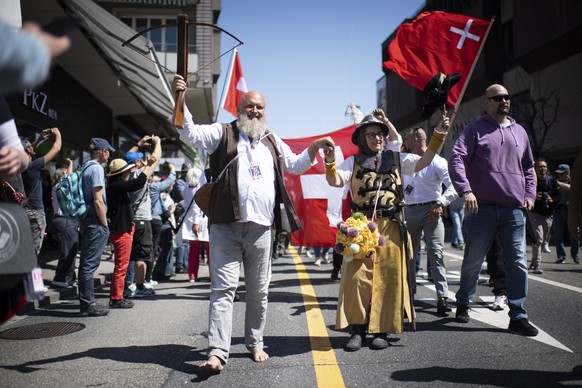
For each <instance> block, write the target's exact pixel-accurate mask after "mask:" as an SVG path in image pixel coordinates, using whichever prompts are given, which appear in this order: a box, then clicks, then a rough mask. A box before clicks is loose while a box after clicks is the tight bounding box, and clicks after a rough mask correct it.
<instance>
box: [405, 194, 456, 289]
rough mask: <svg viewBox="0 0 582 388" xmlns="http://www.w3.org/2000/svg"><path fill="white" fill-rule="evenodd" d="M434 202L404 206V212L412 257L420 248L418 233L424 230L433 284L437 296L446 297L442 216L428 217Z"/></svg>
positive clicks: (415, 255) (446, 284)
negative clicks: (435, 218) (433, 218)
mask: <svg viewBox="0 0 582 388" xmlns="http://www.w3.org/2000/svg"><path fill="white" fill-rule="evenodd" d="M433 206H434V204H426V205H419V206H405V208H404V214H405V216H406V224H407V226H408V232H409V233H410V237H411V239H412V248H413V250H414V253H413V256H412V257H417V255H418V251H419V249H420V235H421V234H422V232H423V231H424V241H425V242H426V251H427V253H428V260H429V262H430V265H431V267H432V274H433V279H434V285H435V288H436V292H437V297H438V298H447V297H448V296H449V286H448V283H447V270H446V268H445V262H444V258H443V245H444V243H445V226H444V224H443V220H442V217H439V219H438V220H434V221H431V220H430V219H429V215H430V211H431V209H432V207H433Z"/></svg>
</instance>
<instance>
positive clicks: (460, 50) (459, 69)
mask: <svg viewBox="0 0 582 388" xmlns="http://www.w3.org/2000/svg"><path fill="white" fill-rule="evenodd" d="M489 24H490V22H488V21H485V20H481V19H477V18H474V17H470V16H465V15H459V14H453V13H445V12H441V11H437V12H423V13H421V14H420V15H419V16H418V17H417V18H416V19H415V20H413V21H412V23H403V24H401V25H400V27H398V31H397V32H396V37H395V38H394V40H392V42H390V45H389V46H388V55H389V56H390V58H389V60H388V61H386V62H384V67H385V68H387V69H390V70H392V71H393V72H395V73H396V74H398V75H399V76H400V77H402V78H403V79H404V80H405V81H406V82H408V83H409V84H411V85H412V86H414V87H415V88H418V89H420V90H423V89H424V87H425V86H426V83H427V82H428V81H429V80H430V79H431V78H432V77H433V76H434V75H435V74H437V73H443V74H446V75H450V74H453V73H461V80H460V81H459V82H458V83H457V84H456V85H455V86H453V87H452V88H451V90H450V91H449V99H448V103H449V105H451V106H454V105H455V104H456V102H457V100H458V99H459V95H460V94H461V90H462V89H463V85H464V84H465V82H467V81H468V80H467V78H468V75H469V71H470V70H471V67H472V65H473V62H474V61H475V60H476V57H477V54H478V53H479V48H480V46H481V45H482V44H483V42H484V38H485V36H486V34H487V28H488V27H489Z"/></svg>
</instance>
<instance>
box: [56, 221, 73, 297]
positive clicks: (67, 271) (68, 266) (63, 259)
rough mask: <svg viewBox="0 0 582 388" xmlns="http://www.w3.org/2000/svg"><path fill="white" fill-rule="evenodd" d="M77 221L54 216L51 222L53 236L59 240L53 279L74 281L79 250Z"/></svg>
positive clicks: (64, 281) (62, 281)
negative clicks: (59, 252) (59, 250)
mask: <svg viewBox="0 0 582 388" xmlns="http://www.w3.org/2000/svg"><path fill="white" fill-rule="evenodd" d="M78 227H79V221H76V220H69V219H67V218H65V217H56V218H55V219H54V220H53V222H52V228H53V232H54V234H53V236H54V237H56V238H57V239H58V240H59V244H60V246H61V255H60V256H59V261H58V263H57V269H56V270H55V277H54V279H53V281H55V282H61V283H68V284H71V285H72V284H73V282H74V281H75V258H76V257H77V251H78V250H79V231H78V230H77V228H78Z"/></svg>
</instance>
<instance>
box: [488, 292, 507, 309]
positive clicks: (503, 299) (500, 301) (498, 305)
mask: <svg viewBox="0 0 582 388" xmlns="http://www.w3.org/2000/svg"><path fill="white" fill-rule="evenodd" d="M506 306H507V296H505V295H497V296H495V302H493V305H492V306H491V310H495V311H501V310H503V309H504V308H505V307H506Z"/></svg>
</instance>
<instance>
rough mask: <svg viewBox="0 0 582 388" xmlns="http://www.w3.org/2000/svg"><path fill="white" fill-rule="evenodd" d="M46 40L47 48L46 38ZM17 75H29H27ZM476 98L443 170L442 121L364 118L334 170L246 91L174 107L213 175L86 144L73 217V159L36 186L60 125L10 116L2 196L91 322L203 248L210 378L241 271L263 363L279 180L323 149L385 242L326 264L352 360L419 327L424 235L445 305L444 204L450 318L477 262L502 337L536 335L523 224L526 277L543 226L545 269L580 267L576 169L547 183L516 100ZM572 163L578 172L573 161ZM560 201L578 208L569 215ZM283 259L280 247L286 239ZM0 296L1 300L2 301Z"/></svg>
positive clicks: (254, 350)
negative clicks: (18, 208)
mask: <svg viewBox="0 0 582 388" xmlns="http://www.w3.org/2000/svg"><path fill="white" fill-rule="evenodd" d="M0 27H1V28H3V26H2V25H1V24H0ZM34 31H35V32H34V33H36V34H37V35H40V36H41V37H42V34H41V33H40V32H38V31H37V30H34ZM47 42H48V43H47V44H49V45H50V44H55V41H51V40H50V39H49V40H47ZM56 43H60V45H59V46H58V49H55V54H54V55H57V54H58V53H60V52H62V46H63V45H65V44H66V42H61V41H58V42H56ZM59 50H61V51H59ZM2 73H3V74H4V72H2ZM21 78H23V79H25V78H26V79H28V75H26V76H25V75H23V76H22V77H21ZM30 82H31V81H28V80H27V81H26V82H24V81H23V83H24V84H29V83H30ZM17 85H19V84H17ZM15 87H16V86H15ZM186 88H187V83H186V82H185V81H184V79H183V78H182V77H180V76H175V78H174V80H173V83H172V91H173V92H174V93H177V92H181V91H184V90H186ZM483 101H484V104H485V109H486V111H485V113H484V114H483V115H482V116H481V117H479V118H477V119H475V120H473V121H471V122H470V123H469V124H468V125H467V126H466V127H465V129H464V130H463V131H462V132H461V133H460V135H459V137H458V139H456V141H455V142H454V145H453V148H452V152H451V155H450V157H449V159H448V162H447V160H446V159H444V158H442V157H441V156H439V155H438V154H439V151H440V149H441V146H442V144H443V142H444V141H445V138H446V136H447V132H448V130H449V127H450V121H449V118H448V117H447V116H446V114H443V116H442V118H441V120H440V123H439V124H438V126H437V127H436V128H435V129H434V131H432V136H431V137H430V141H428V135H427V132H426V131H425V130H424V129H423V128H414V129H409V130H405V131H404V132H403V134H404V135H403V136H401V135H400V134H399V133H398V131H397V129H396V128H395V127H394V125H393V124H392V123H391V122H390V120H389V119H388V118H387V117H386V115H385V114H384V112H383V111H382V110H381V109H375V110H374V111H373V112H372V114H370V115H368V116H366V117H364V118H363V120H362V121H361V122H360V123H359V124H358V125H357V126H356V127H355V130H354V132H353V134H352V137H351V141H352V143H353V144H354V145H355V146H356V147H357V153H356V154H355V155H353V156H350V157H348V158H346V159H345V160H344V161H342V162H341V163H338V164H336V156H335V148H336V145H335V142H334V140H333V139H332V138H331V137H329V136H328V137H323V138H320V139H316V140H314V141H313V142H312V143H311V144H310V145H309V146H308V147H307V148H306V149H304V150H303V151H302V152H300V153H299V154H296V153H294V152H293V151H292V150H291V149H290V148H289V146H288V145H287V144H285V143H284V142H283V141H282V140H281V139H280V138H279V137H278V136H277V135H276V134H274V133H273V132H270V131H269V130H268V125H267V120H266V114H265V111H266V102H265V98H264V97H263V96H262V95H261V94H260V93H259V92H256V91H251V92H247V93H246V94H244V96H243V97H242V99H241V101H240V103H239V105H238V111H237V118H236V119H235V120H234V121H232V122H231V123H226V124H221V123H213V124H196V123H195V122H194V118H193V117H192V114H191V113H190V112H189V111H188V108H187V106H185V105H184V116H185V122H184V128H183V129H182V130H180V139H181V140H182V141H183V142H184V143H185V144H187V145H189V146H191V147H193V148H203V149H205V150H207V152H208V153H209V169H208V171H203V170H202V169H201V168H197V167H192V166H187V165H186V166H183V167H182V169H181V170H180V171H176V168H175V166H173V165H172V164H169V165H168V166H167V167H168V168H167V173H166V174H165V175H164V176H163V177H160V176H157V175H156V174H155V171H156V168H157V167H158V166H159V164H160V161H161V160H162V140H161V139H160V138H159V137H158V136H155V135H152V136H144V137H143V138H141V139H139V141H138V142H137V144H136V145H135V146H134V147H132V148H131V149H130V150H129V151H128V152H126V153H125V154H121V153H119V152H118V155H117V156H118V157H117V158H113V157H112V155H113V154H114V153H116V152H117V151H116V149H115V148H114V147H113V146H112V145H111V144H110V143H109V141H108V140H106V139H102V138H97V137H96V138H92V139H91V141H90V144H88V145H87V151H88V154H89V158H88V160H87V161H85V162H84V163H83V164H82V165H80V166H77V170H78V171H80V172H81V174H82V175H81V180H82V188H83V197H84V201H85V203H86V204H87V205H88V207H89V210H88V213H87V215H86V216H85V217H83V218H82V219H81V220H80V221H76V220H73V219H70V218H67V217H66V216H65V215H64V213H63V211H62V210H63V209H61V208H60V204H59V203H58V202H57V201H55V190H56V187H57V185H58V184H59V182H61V181H62V180H63V179H65V177H66V176H67V175H68V174H71V173H72V171H73V170H74V166H73V162H72V161H71V160H70V159H67V160H65V163H63V164H62V165H57V166H56V167H57V168H56V170H55V174H54V178H53V179H52V181H53V186H51V185H49V184H47V182H48V181H50V177H47V176H46V172H45V170H44V169H45V168H46V166H47V164H48V163H50V162H51V161H52V160H53V159H54V158H55V156H56V155H57V154H58V153H59V152H60V150H61V147H62V139H61V134H60V131H59V130H58V129H57V128H49V129H45V130H43V131H42V132H41V133H40V136H39V137H38V138H36V139H26V138H20V140H19V141H17V142H16V141H14V133H15V131H16V126H15V125H14V123H13V120H12V121H11V120H10V119H8V120H5V121H4V122H3V123H4V124H2V134H1V141H0V148H1V149H0V175H1V176H2V177H3V178H2V179H3V181H7V180H8V179H12V183H13V184H12V185H10V187H11V188H14V190H15V193H16V194H18V195H17V197H18V198H20V199H21V200H22V199H25V203H26V207H25V209H26V214H27V217H28V219H29V221H30V225H29V226H30V233H31V236H32V241H33V244H34V247H35V250H36V252H37V253H38V252H39V251H40V250H41V249H42V246H43V238H44V236H45V232H46V230H47V224H48V223H49V222H48V221H50V224H51V226H50V229H51V231H52V236H53V239H54V240H56V241H58V246H59V248H60V257H59V260H58V265H57V269H56V271H55V276H54V279H53V280H52V285H53V286H55V287H61V288H62V287H74V286H75V282H76V286H77V288H78V297H79V314H80V315H81V316H94V317H101V316H105V315H107V314H108V313H109V310H110V309H129V308H132V307H134V302H133V301H132V300H131V299H132V298H143V297H154V296H155V290H154V287H153V286H155V284H156V282H158V281H164V280H168V279H169V278H170V277H171V276H172V275H173V274H174V273H175V272H179V271H182V270H185V269H186V268H187V270H188V278H189V280H190V281H192V282H195V281H196V280H197V279H198V276H199V263H200V258H201V254H202V252H204V253H205V257H206V262H207V263H208V264H209V273H210V301H209V327H208V352H207V356H208V358H207V360H206V361H205V362H204V363H202V364H201V365H200V369H202V370H206V371H209V372H220V371H222V370H223V369H224V367H225V365H226V364H227V362H228V359H229V355H230V345H231V336H232V319H233V302H234V301H235V300H236V297H237V294H236V290H237V287H238V283H239V277H240V273H241V267H242V268H244V273H245V277H244V282H245V286H246V287H245V288H246V310H245V325H244V326H245V333H244V337H245V345H246V347H247V349H248V350H249V352H250V354H251V357H252V359H253V360H254V361H255V362H264V361H266V360H267V359H268V358H269V355H268V354H267V353H266V351H265V350H264V347H265V343H264V339H263V333H264V329H265V324H266V319H267V307H268V294H269V282H270V279H271V260H272V258H273V252H274V244H275V242H278V241H279V237H280V233H277V232H280V231H281V230H283V229H284V228H283V223H285V224H286V225H287V229H288V231H287V232H289V233H291V232H293V231H296V230H298V229H300V228H301V222H300V220H299V218H298V217H297V214H296V212H295V210H294V207H293V203H292V202H291V199H290V197H289V194H288V192H287V189H286V187H285V182H284V179H283V176H284V175H283V174H284V173H292V174H302V173H304V172H306V171H307V170H308V169H309V168H311V167H312V166H313V165H314V164H316V163H318V161H317V158H316V156H317V155H318V154H319V153H320V152H322V154H323V156H324V157H323V163H324V164H325V176H326V180H327V183H328V184H329V185H330V186H334V187H346V186H347V188H348V190H349V191H350V193H351V198H352V202H353V204H352V206H353V207H352V209H353V210H354V212H361V213H363V214H364V215H366V216H367V217H368V219H372V220H374V222H375V224H374V225H375V228H377V231H378V232H379V234H380V235H381V236H382V238H381V243H379V246H378V247H376V248H375V251H374V254H373V255H372V256H371V257H370V258H369V259H363V260H359V259H358V260H345V259H344V260H343V263H342V258H341V256H339V255H337V252H335V253H334V256H333V270H332V274H331V278H332V280H337V279H338V278H340V270H341V280H340V285H339V296H338V306H337V314H336V324H335V327H336V329H338V330H344V329H348V330H349V332H350V336H349V338H347V340H346V343H345V346H344V349H345V350H346V351H357V350H359V349H360V348H361V347H362V346H363V344H364V343H365V341H366V339H367V336H368V335H371V336H372V341H371V344H370V346H371V348H373V349H384V348H386V347H387V346H388V335H389V334H390V333H400V332H402V331H403V329H404V323H405V322H409V323H411V324H413V325H414V324H415V310H414V293H415V286H416V279H415V276H414V274H415V272H416V271H415V270H414V265H415V264H414V263H415V259H416V257H418V256H419V255H420V244H421V239H422V237H421V236H424V237H423V238H424V241H425V245H426V249H427V254H428V259H429V262H430V264H431V268H432V273H433V279H434V283H435V289H436V306H437V311H438V313H440V314H447V313H449V312H451V311H452V306H451V305H450V304H449V301H448V295H449V287H448V283H447V277H446V268H445V264H444V259H443V246H444V243H445V241H444V225H443V214H444V213H445V210H446V208H447V207H448V208H449V212H448V214H450V217H451V219H452V220H453V223H454V225H455V228H454V230H455V234H454V237H453V240H452V246H453V247H455V248H457V249H461V250H462V251H463V263H462V268H461V279H460V285H459V288H458V290H457V292H456V312H455V318H456V320H457V321H458V322H460V323H468V322H469V321H470V303H471V301H473V300H474V298H475V296H476V288H477V282H478V278H479V275H480V272H481V266H482V263H483V260H484V258H485V257H487V260H488V263H489V264H490V266H491V272H490V274H491V278H492V281H493V283H494V286H495V287H494V293H495V296H496V299H495V303H494V304H493V306H492V307H493V308H494V309H496V310H497V309H504V308H505V306H507V307H508V314H509V317H510V322H509V326H508V330H509V331H510V332H514V333H517V334H521V335H525V336H535V335H537V334H538V330H537V329H536V328H535V327H534V326H532V325H531V324H530V323H529V319H528V318H529V317H528V312H527V310H526V309H525V301H526V298H527V293H528V282H527V280H528V264H527V261H528V259H527V256H526V243H527V238H526V235H527V230H528V223H529V228H530V230H531V234H532V236H533V239H532V241H533V251H532V252H533V254H532V258H531V269H532V270H533V271H534V273H535V274H542V269H541V264H542V262H543V260H542V254H543V253H547V252H548V250H549V247H548V245H547V244H548V243H549V241H550V231H553V238H554V241H555V249H556V260H555V262H556V263H563V262H565V261H566V260H567V254H566V248H565V246H566V245H567V243H569V245H570V257H571V258H572V260H573V261H574V262H575V263H577V264H578V263H579V256H578V248H579V245H578V239H579V238H580V236H579V231H578V232H577V231H576V228H579V227H580V225H579V224H580V216H579V214H580V211H579V210H580V191H581V189H580V186H581V184H580V182H579V181H580V180H581V178H580V175H578V177H577V178H575V179H574V182H573V181H572V180H571V178H570V167H569V166H568V165H566V164H560V165H559V166H558V168H557V169H556V170H555V171H554V172H555V174H556V177H553V176H552V174H550V173H549V171H548V163H547V161H546V160H545V159H543V158H538V160H536V161H534V157H533V154H532V150H531V147H530V143H529V139H528V136H527V133H526V131H525V129H524V128H523V127H521V126H520V125H519V124H518V123H516V122H515V120H514V119H513V118H511V117H510V116H509V108H510V101H511V96H510V94H509V92H508V90H507V89H506V88H505V87H504V86H502V85H499V84H493V85H491V86H490V87H488V88H487V90H486V91H485V96H484V100H483ZM5 123H8V124H7V125H5ZM48 138H51V139H52V146H51V148H50V150H48V152H46V153H45V154H44V155H43V156H41V157H38V158H35V155H36V145H37V144H38V143H39V142H41V141H43V140H46V139H48ZM31 140H32V141H31ZM9 159H10V160H9ZM576 162H577V163H578V165H580V164H581V163H582V161H581V160H580V157H579V158H578V160H577V161H576ZM103 165H106V168H103ZM581 169H582V167H580V166H578V167H577V169H575V171H578V174H580V173H581V171H580V170H581ZM178 174H179V176H178ZM576 179H578V180H576ZM208 181H212V182H214V187H213V192H212V195H211V197H210V211H209V212H208V214H205V213H203V212H202V210H201V209H200V208H199V207H198V206H197V204H196V201H195V200H194V197H195V193H196V192H197V191H198V190H199V189H200V188H201V187H202V186H203V185H204V184H205V183H206V182H208ZM443 186H444V190H443ZM43 190H44V192H43ZM46 192H49V193H50V194H49V195H48V196H47V194H46ZM43 198H45V200H44V201H43ZM453 204H454V205H453ZM49 206H50V211H48V209H47V207H49ZM569 206H571V207H572V209H574V212H568V207H569ZM463 208H464V211H463ZM576 212H577V213H576ZM463 229H464V233H463ZM567 230H568V231H569V232H570V233H567ZM576 232H577V233H578V234H576ZM286 237H288V236H286ZM567 240H569V242H568V241H567ZM108 243H110V244H111V245H112V246H113V252H114V272H113V277H112V280H111V285H110V298H109V304H108V306H101V305H99V304H97V302H96V298H95V290H94V274H95V271H96V269H97V268H98V266H99V264H100V261H101V260H102V257H103V253H104V251H105V248H106V246H107V244H108ZM275 247H276V249H277V250H278V249H279V246H278V245H275ZM314 248H316V249H315V258H314V264H315V265H321V264H322V263H326V262H329V261H330V260H329V261H328V256H327V252H326V248H327V247H314ZM281 249H282V253H283V254H285V253H287V252H285V250H286V249H287V246H286V245H285V243H284V244H283V247H282V248H281ZM210 252H212V255H210ZM77 253H79V260H78V266H77V273H75V269H76V256H77ZM186 258H187V260H186ZM2 297H3V301H4V297H5V293H3V295H2ZM3 312H4V310H3Z"/></svg>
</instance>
